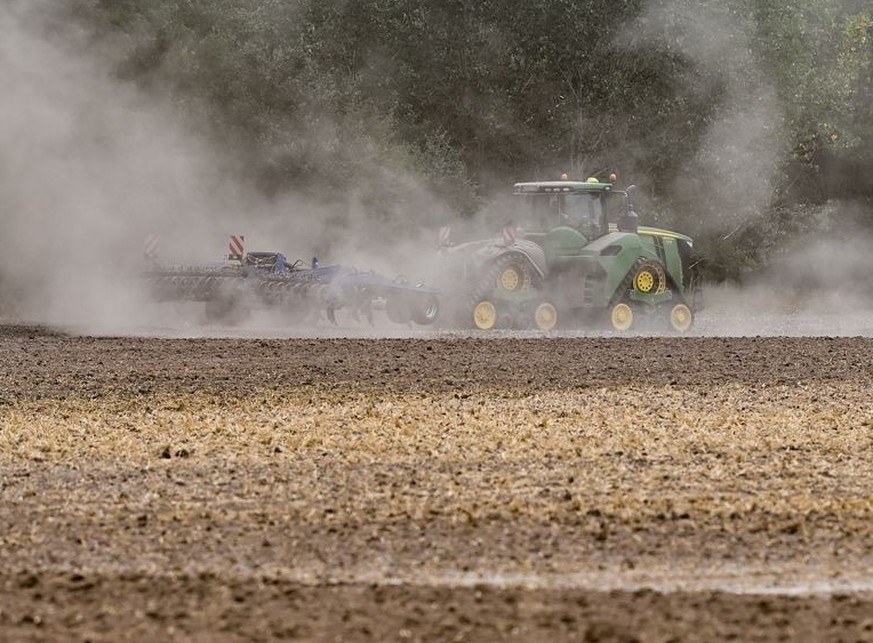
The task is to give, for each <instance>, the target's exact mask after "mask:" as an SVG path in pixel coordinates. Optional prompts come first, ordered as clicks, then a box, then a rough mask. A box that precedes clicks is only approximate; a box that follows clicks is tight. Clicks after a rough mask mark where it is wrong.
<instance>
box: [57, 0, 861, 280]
mask: <svg viewBox="0 0 873 643" xmlns="http://www.w3.org/2000/svg"><path fill="white" fill-rule="evenodd" d="M777 5H778V6H777ZM74 10H75V12H76V15H77V17H78V18H79V19H81V20H83V21H85V22H86V23H87V24H88V26H89V28H90V29H93V31H94V34H95V37H97V38H99V39H106V40H108V41H111V42H113V43H116V44H118V43H120V45H121V50H122V51H123V55H122V56H121V57H120V58H119V59H118V61H117V66H116V69H115V73H116V74H117V75H118V77H119V78H121V79H123V80H126V81H132V82H135V83H137V84H139V85H140V86H142V87H144V88H146V89H152V90H154V91H158V92H162V93H164V94H166V95H169V96H170V97H171V98H172V101H173V103H174V105H175V106H176V108H178V109H179V110H182V111H187V112H192V113H195V112H196V113H198V114H201V115H203V114H205V118H206V119H207V122H208V126H209V129H210V131H211V133H212V134H213V135H215V136H217V137H218V138H219V139H220V140H222V141H223V142H224V143H226V144H227V145H228V146H229V148H231V147H232V148H233V149H234V150H236V151H238V152H239V153H241V154H243V155H244V156H245V157H246V159H247V162H246V163H245V164H244V166H245V167H246V168H247V170H246V171H247V173H248V176H247V177H246V178H247V179H249V180H251V181H252V182H253V183H254V184H255V185H257V186H258V188H259V189H260V190H262V191H263V192H264V193H265V194H267V195H279V194H282V193H285V192H302V193H307V194H320V193H330V194H342V193H343V192H344V191H345V190H347V189H348V188H349V186H354V190H355V195H356V199H358V201H359V202H360V204H361V207H363V208H365V209H366V210H367V211H368V212H370V213H371V214H372V216H373V218H374V221H378V220H379V218H380V217H382V216H384V213H386V212H390V211H396V210H397V209H402V208H403V207H404V204H405V203H407V202H408V198H409V197H410V194H411V193H413V192H415V191H417V190H418V191H420V190H421V189H422V188H426V190H427V191H428V193H431V194H435V195H437V196H438V197H439V199H440V200H442V201H443V202H445V203H447V204H448V205H449V207H450V208H451V210H452V211H453V212H455V213H456V214H457V216H460V217H464V216H470V215H471V214H473V213H474V212H476V211H477V210H478V209H480V208H481V207H482V205H483V203H486V202H487V201H488V200H489V199H490V198H492V197H493V196H494V195H495V194H496V193H499V192H501V191H506V189H507V187H508V186H509V185H511V184H512V183H513V182H514V181H518V180H527V179H535V178H553V177H557V176H558V175H559V174H560V173H561V172H565V171H566V172H570V173H571V174H573V175H575V176H579V177H581V178H585V177H586V176H589V175H599V176H604V175H606V174H608V173H609V172H611V171H617V172H619V174H620V176H621V178H620V182H623V183H624V184H627V183H635V184H636V185H637V186H638V187H639V190H638V193H639V194H640V195H641V197H640V201H641V203H640V209H641V216H642V220H643V222H644V223H646V222H650V223H656V224H661V225H669V226H672V227H675V228H677V229H680V230H682V231H685V232H688V233H689V234H692V235H695V236H696V237H697V238H698V245H699V247H700V248H701V251H702V252H703V253H704V255H705V257H706V266H707V270H708V271H709V273H710V276H711V277H713V278H716V279H724V278H732V277H737V276H739V275H741V274H742V273H743V272H744V271H747V270H750V269H754V268H756V267H758V266H760V265H762V264H764V263H766V261H767V260H768V258H769V257H770V256H771V255H772V254H773V253H774V252H777V251H778V249H779V248H780V247H781V246H782V245H784V244H785V243H786V242H787V241H789V240H791V239H795V238H797V237H798V236H802V235H804V234H809V233H811V232H814V231H815V230H817V229H821V228H822V227H823V226H824V227H831V228H833V227H837V228H839V227H841V226H845V228H846V229H847V230H848V229H851V230H852V231H853V232H854V231H857V230H858V229H859V228H860V229H862V230H870V229H871V228H873V216H871V214H873V213H871V209H870V208H871V206H873V145H871V141H873V9H871V8H870V6H869V3H868V2H865V1H861V0H787V1H786V2H782V3H773V2H770V1H769V0H704V1H703V2H699V1H696V2H692V1H691V0H672V1H671V2H666V3H650V2H644V1H643V0H609V1H606V0H589V1H586V2H579V1H574V0H525V1H524V2H519V1H517V0H436V1H434V0H431V1H425V0H366V1H365V0H297V1H295V2H289V1H287V0H245V1H243V0H185V1H181V0H90V2H88V3H76V5H75V9H74ZM842 203H852V204H853V205H854V207H851V208H843V207H840V205H839V204H842ZM834 204H837V205H836V206H835V205H834ZM408 222H409V225H433V224H434V221H432V220H430V219H429V215H428V212H427V211H423V212H416V213H414V216H410V217H409V219H408Z"/></svg>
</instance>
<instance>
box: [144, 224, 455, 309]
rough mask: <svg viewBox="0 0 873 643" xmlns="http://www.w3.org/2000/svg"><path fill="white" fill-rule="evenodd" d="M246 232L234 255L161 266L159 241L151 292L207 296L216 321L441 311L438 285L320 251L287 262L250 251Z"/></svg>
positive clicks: (163, 297) (151, 261)
mask: <svg viewBox="0 0 873 643" xmlns="http://www.w3.org/2000/svg"><path fill="white" fill-rule="evenodd" d="M242 243H243V237H231V242H230V246H229V247H230V254H229V255H228V261H227V262H225V263H221V264H217V265H216V264H213V265H196V266H169V267H167V266H161V265H160V264H158V262H157V259H156V253H155V252H154V242H153V240H150V244H151V246H150V248H151V249H150V250H149V251H148V252H146V259H147V262H148V268H147V269H146V271H145V272H144V278H145V281H146V284H147V288H148V291H149V293H150V295H151V296H152V297H153V298H154V299H155V300H157V301H160V302H203V303H204V304H205V309H206V317H207V319H208V320H209V321H211V322H219V323H236V322H239V321H241V320H242V319H243V318H244V317H245V316H247V315H248V314H249V313H250V312H251V311H252V310H255V309H265V310H272V311H275V312H277V313H279V314H281V315H282V316H283V317H284V318H285V319H286V320H288V321H289V322H290V323H301V324H302V323H315V322H317V321H318V320H319V319H321V318H322V317H324V318H326V319H327V320H328V321H330V322H331V323H333V324H336V323H337V319H336V313H337V311H339V310H347V311H348V312H349V313H350V315H351V316H352V317H353V318H354V319H355V320H356V321H359V320H360V319H361V317H363V318H365V319H366V320H367V321H369V322H370V323H371V324H372V323H373V311H374V309H382V310H384V311H385V313H386V315H387V317H388V318H389V320H390V321H392V322H394V323H398V324H409V323H416V324H420V325H428V324H432V323H433V322H434V321H435V320H436V319H437V317H438V315H439V310H440V306H439V298H438V294H439V293H438V292H437V291H436V290H434V289H432V288H427V287H425V286H424V285H423V284H413V283H410V282H408V281H407V280H405V279H404V278H402V277H397V278H393V279H392V278H389V277H386V276H384V275H380V274H378V273H376V272H373V271H361V270H358V269H356V268H352V267H348V266H343V265H339V264H332V265H326V266H322V265H320V264H319V263H318V261H317V260H316V259H313V260H312V262H311V263H310V264H308V265H306V264H304V262H303V261H300V260H298V261H295V262H293V263H289V262H288V261H287V259H286V257H285V255H284V254H282V253H280V252H248V253H246V252H244V250H243V245H242Z"/></svg>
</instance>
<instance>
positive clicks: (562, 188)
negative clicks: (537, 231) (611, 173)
mask: <svg viewBox="0 0 873 643" xmlns="http://www.w3.org/2000/svg"><path fill="white" fill-rule="evenodd" d="M611 189H612V183H601V182H600V181H531V182H529V183H516V184H515V193H516V194H555V193H558V194H561V193H564V194H566V193H568V192H608V191H609V190H611Z"/></svg>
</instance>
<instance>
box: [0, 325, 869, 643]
mask: <svg viewBox="0 0 873 643" xmlns="http://www.w3.org/2000/svg"><path fill="white" fill-rule="evenodd" d="M871 363H873V339H862V338H803V337H796V338H778V337H772V338H733V339H732V338H715V337H689V338H657V337H638V338H608V337H606V338H597V337H582V338H528V339H524V338H501V339H487V338H464V337H453V336H450V335H447V336H434V337H432V338H431V337H428V338H420V339H410V338H405V339H403V338H399V339H342V338H335V339H270V340H265V339H154V338H89V337H73V336H66V335H63V334H57V333H52V332H48V331H45V330H41V329H38V328H30V327H23V326H6V327H2V329H0V639H2V640H24V641H27V640H52V641H67V640H70V641H81V640H91V641H117V640H196V641H237V640H270V639H277V638H286V639H291V640H343V641H383V640H412V641H414V640H423V641H453V640H456V641H465V640H466V641H485V640H516V641H550V642H552V641H560V640H572V641H580V640H582V641H636V640H639V641H710V640H729V639H731V640H742V641H776V640H801V641H825V640H832V641H837V640H842V641H873V401H871V395H870V392H871V390H873V367H871Z"/></svg>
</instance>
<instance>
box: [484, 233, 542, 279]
mask: <svg viewBox="0 0 873 643" xmlns="http://www.w3.org/2000/svg"><path fill="white" fill-rule="evenodd" d="M478 254H479V259H481V263H482V265H484V264H485V263H491V262H492V261H494V260H496V259H497V258H498V257H503V256H507V255H510V256H512V255H516V256H518V255H520V256H522V257H524V258H525V259H526V260H527V263H529V264H530V265H531V267H532V268H533V269H534V272H536V274H537V276H538V277H540V278H541V279H542V278H544V277H545V276H546V253H545V252H544V251H543V249H542V248H541V247H540V246H539V245H537V244H536V243H534V242H533V241H527V240H525V239H517V240H516V241H515V243H513V244H512V245H509V246H505V245H500V244H491V245H488V246H486V247H484V248H482V249H480V251H479V253H478Z"/></svg>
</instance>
